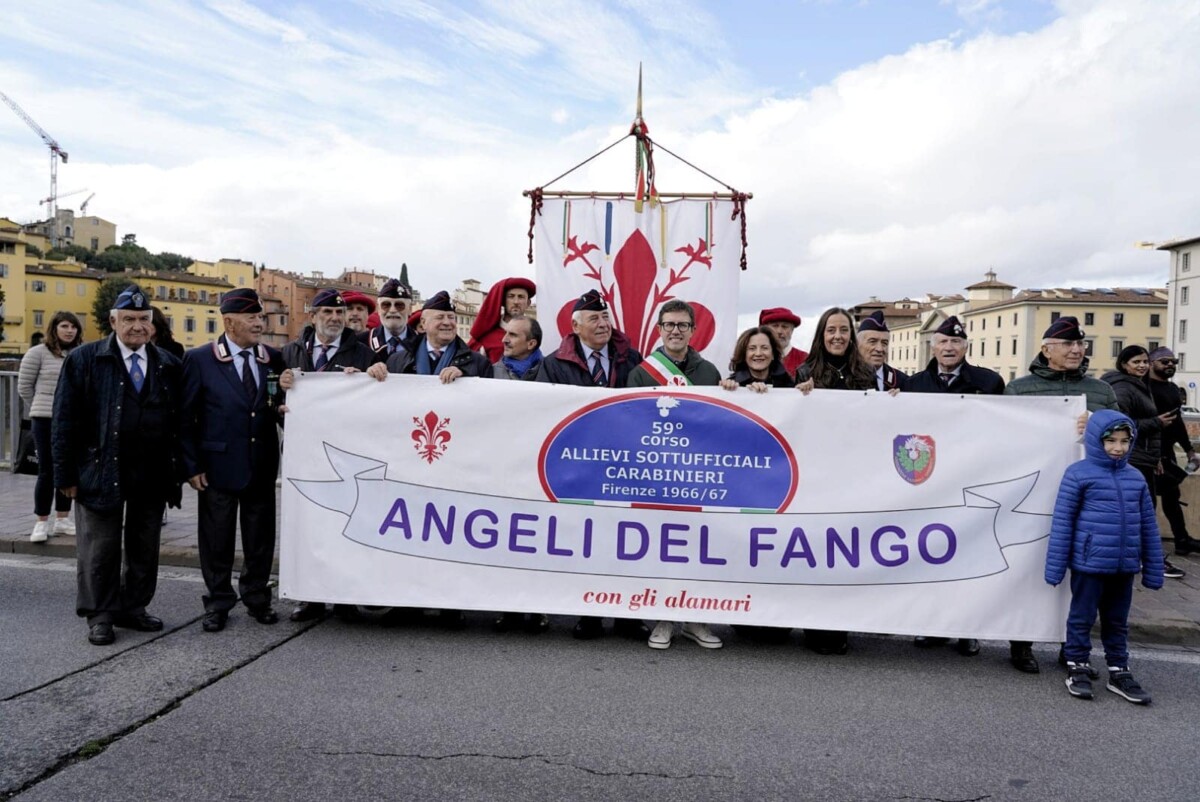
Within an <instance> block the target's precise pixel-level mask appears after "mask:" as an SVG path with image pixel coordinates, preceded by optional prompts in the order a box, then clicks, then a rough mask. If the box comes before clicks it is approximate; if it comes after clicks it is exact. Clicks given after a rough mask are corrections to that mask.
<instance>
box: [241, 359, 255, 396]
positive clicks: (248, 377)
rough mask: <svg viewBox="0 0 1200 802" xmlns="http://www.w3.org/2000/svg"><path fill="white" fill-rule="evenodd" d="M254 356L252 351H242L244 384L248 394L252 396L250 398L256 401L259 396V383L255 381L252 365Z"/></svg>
mask: <svg viewBox="0 0 1200 802" xmlns="http://www.w3.org/2000/svg"><path fill="white" fill-rule="evenodd" d="M252 356H254V355H253V354H252V353H251V352H250V351H242V359H244V360H245V361H244V362H242V386H243V387H245V388H246V395H248V396H250V400H251V401H254V399H255V398H257V397H258V385H257V384H255V382H254V371H253V369H251V367H250V357H252Z"/></svg>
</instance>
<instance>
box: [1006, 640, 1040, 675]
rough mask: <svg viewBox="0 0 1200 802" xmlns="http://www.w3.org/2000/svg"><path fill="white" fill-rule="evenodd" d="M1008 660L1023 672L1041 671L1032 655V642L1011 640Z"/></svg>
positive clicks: (1033, 672) (1034, 672)
mask: <svg viewBox="0 0 1200 802" xmlns="http://www.w3.org/2000/svg"><path fill="white" fill-rule="evenodd" d="M1008 659H1009V661H1010V662H1011V663H1012V666H1013V668H1015V669H1016V670H1017V671H1020V672H1022V673H1025V674H1037V673H1040V672H1041V670H1042V669H1041V667H1040V666H1039V665H1038V661H1037V658H1036V657H1034V656H1033V644H1031V643H1021V642H1019V641H1013V642H1012V643H1010V645H1009V658H1008Z"/></svg>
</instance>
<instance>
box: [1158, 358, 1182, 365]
mask: <svg viewBox="0 0 1200 802" xmlns="http://www.w3.org/2000/svg"><path fill="white" fill-rule="evenodd" d="M1154 361H1155V362H1157V363H1158V364H1160V365H1178V364H1179V360H1178V359H1156V360H1154Z"/></svg>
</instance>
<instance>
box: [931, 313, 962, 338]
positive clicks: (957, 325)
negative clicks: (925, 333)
mask: <svg viewBox="0 0 1200 802" xmlns="http://www.w3.org/2000/svg"><path fill="white" fill-rule="evenodd" d="M935 333H937V334H944V335H945V336H947V337H958V338H959V339H964V340H965V339H966V338H967V330H966V329H964V328H963V324H962V321H961V320H959V319H958V316H957V315H951V316H950V317H948V318H946V322H945V323H943V324H942V325H940V326H938V327H937V331H936V332H935Z"/></svg>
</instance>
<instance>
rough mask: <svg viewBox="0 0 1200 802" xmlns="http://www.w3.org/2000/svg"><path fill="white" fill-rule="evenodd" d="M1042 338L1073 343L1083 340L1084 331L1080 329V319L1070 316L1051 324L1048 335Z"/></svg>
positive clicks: (1047, 330)
mask: <svg viewBox="0 0 1200 802" xmlns="http://www.w3.org/2000/svg"><path fill="white" fill-rule="evenodd" d="M1042 338H1043V339H1053V340H1071V341H1074V340H1082V339H1083V329H1081V328H1079V318H1076V317H1070V316H1068V317H1060V318H1059V319H1058V320H1056V321H1054V322H1053V323H1051V324H1050V328H1048V329H1046V333H1045V334H1043V335H1042Z"/></svg>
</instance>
